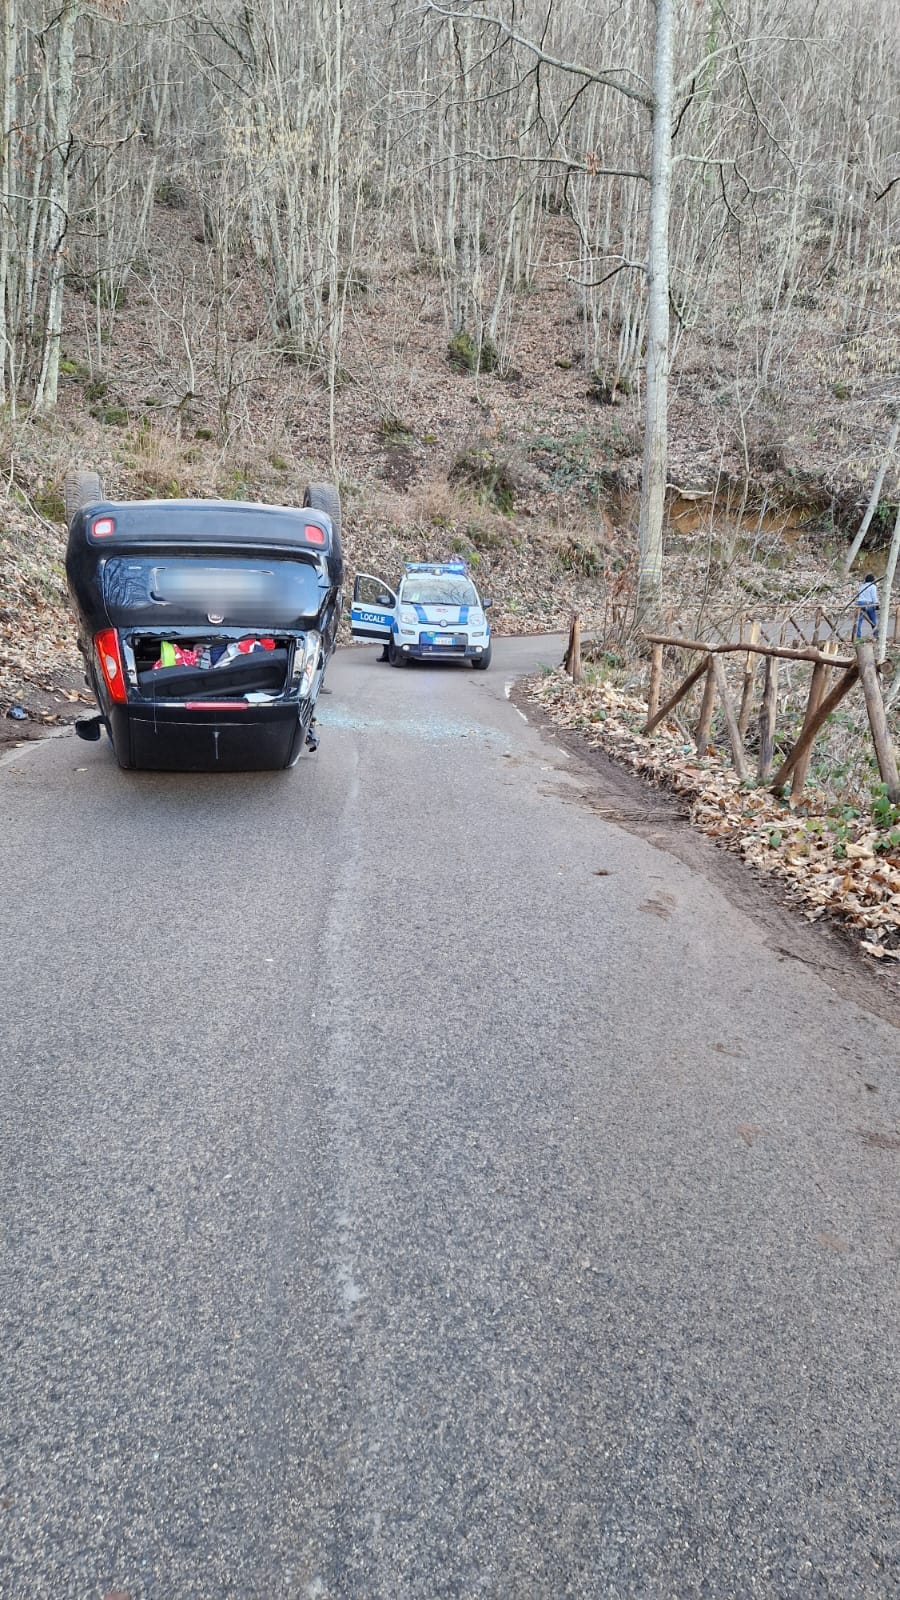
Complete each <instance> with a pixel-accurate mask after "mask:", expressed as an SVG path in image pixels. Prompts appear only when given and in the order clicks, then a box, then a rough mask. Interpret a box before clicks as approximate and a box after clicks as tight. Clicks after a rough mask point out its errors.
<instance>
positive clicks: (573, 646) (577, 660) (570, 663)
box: [563, 611, 584, 683]
mask: <svg viewBox="0 0 900 1600" xmlns="http://www.w3.org/2000/svg"><path fill="white" fill-rule="evenodd" d="M563 666H564V667H565V669H566V672H567V673H568V674H569V677H570V678H571V679H572V682H573V683H581V681H582V678H583V676H584V673H583V671H582V667H581V617H580V616H579V614H578V612H577V611H573V612H572V626H571V627H570V629H569V643H568V646H567V649H566V656H565V660H564V662H563Z"/></svg>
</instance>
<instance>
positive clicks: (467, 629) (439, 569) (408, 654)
mask: <svg viewBox="0 0 900 1600" xmlns="http://www.w3.org/2000/svg"><path fill="white" fill-rule="evenodd" d="M490 603H491V602H490V600H481V599H480V597H479V594H478V590H477V589H476V587H475V585H474V583H473V582H472V579H471V578H470V577H469V573H468V569H467V567H466V564H465V562H464V561H408V562H407V563H406V570H405V572H404V574H403V577H402V578H401V579H400V585H399V588H398V589H397V590H396V591H395V590H394V589H392V588H391V586H390V584H387V583H385V581H384V579H383V578H375V577H373V576H372V575H371V573H367V572H361V573H360V574H359V576H358V577H357V579H356V582H355V583H354V585H353V606H352V610H351V613H350V632H351V634H352V636H353V638H354V639H377V640H379V641H380V642H381V643H382V644H383V645H384V646H385V648H386V650H387V658H388V660H389V661H390V663H391V665H392V666H394V667H403V666H405V665H406V663H407V661H411V660H419V661H430V660H434V661H471V663H472V666H473V667H480V668H481V670H482V671H484V669H485V668H486V667H489V666H490V664H491V629H490V624H489V623H488V620H487V616H486V614H485V613H486V611H487V607H488V606H489V605H490Z"/></svg>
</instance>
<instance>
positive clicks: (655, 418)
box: [637, 0, 674, 623]
mask: <svg viewBox="0 0 900 1600" xmlns="http://www.w3.org/2000/svg"><path fill="white" fill-rule="evenodd" d="M673 12H674V0H656V56H655V62H654V69H653V157H652V162H651V168H650V243H649V251H648V278H649V286H648V292H647V400H646V405H647V411H646V418H645V422H644V466H643V474H642V479H641V518H640V529H639V535H638V538H639V547H640V566H639V569H638V594H637V619H638V621H639V622H643V623H646V622H649V621H651V620H652V619H653V618H654V617H655V616H656V615H657V613H658V612H659V609H660V604H661V601H662V529H663V510H664V507H665V495H666V461H667V443H668V390H669V195H670V190H671V183H672V26H673Z"/></svg>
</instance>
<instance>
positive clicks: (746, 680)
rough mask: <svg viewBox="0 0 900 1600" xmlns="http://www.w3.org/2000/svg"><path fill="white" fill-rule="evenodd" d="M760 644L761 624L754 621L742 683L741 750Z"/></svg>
mask: <svg viewBox="0 0 900 1600" xmlns="http://www.w3.org/2000/svg"><path fill="white" fill-rule="evenodd" d="M741 638H743V624H742V625H741ZM755 644H759V623H758V622H757V621H756V619H755V618H754V620H753V621H752V622H751V624H750V648H749V650H748V651H747V654H746V656H745V658H744V676H743V680H742V683H741V709H740V711H739V712H738V727H739V729H740V733H741V748H743V744H744V740H745V739H746V737H747V728H748V725H749V722H750V711H751V708H752V705H753V674H754V672H755V671H756V656H755V655H754V653H753V646H754V645H755Z"/></svg>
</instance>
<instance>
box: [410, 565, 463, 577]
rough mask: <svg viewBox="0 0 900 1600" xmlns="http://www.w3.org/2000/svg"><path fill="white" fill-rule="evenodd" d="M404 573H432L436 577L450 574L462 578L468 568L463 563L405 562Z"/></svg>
mask: <svg viewBox="0 0 900 1600" xmlns="http://www.w3.org/2000/svg"><path fill="white" fill-rule="evenodd" d="M405 571H406V572H432V573H435V574H437V575H438V576H445V575H446V574H448V573H452V574H453V576H454V577H457V578H464V577H465V576H466V573H467V572H468V568H467V566H466V563H465V562H464V561H407V563H406V568H405Z"/></svg>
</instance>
